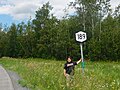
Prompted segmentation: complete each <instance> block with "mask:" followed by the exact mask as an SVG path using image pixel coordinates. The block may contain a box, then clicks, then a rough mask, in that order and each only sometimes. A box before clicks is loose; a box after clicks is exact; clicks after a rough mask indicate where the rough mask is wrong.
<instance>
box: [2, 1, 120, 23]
mask: <svg viewBox="0 0 120 90" xmlns="http://www.w3.org/2000/svg"><path fill="white" fill-rule="evenodd" d="M48 1H49V2H50V4H51V5H52V6H53V7H54V8H53V10H52V13H53V14H54V15H55V16H57V18H61V17H63V16H64V15H65V13H64V12H63V9H64V8H65V7H67V4H68V3H69V2H71V1H74V0H0V23H1V22H2V23H3V24H5V23H7V24H9V23H12V22H15V23H16V22H18V21H24V20H28V19H29V18H30V16H31V17H32V18H34V15H35V11H36V10H37V9H38V8H39V7H41V6H42V5H43V4H44V3H46V2H48ZM118 4H120V0H111V5H112V7H115V6H118ZM73 11H74V10H73V9H71V10H69V13H73Z"/></svg>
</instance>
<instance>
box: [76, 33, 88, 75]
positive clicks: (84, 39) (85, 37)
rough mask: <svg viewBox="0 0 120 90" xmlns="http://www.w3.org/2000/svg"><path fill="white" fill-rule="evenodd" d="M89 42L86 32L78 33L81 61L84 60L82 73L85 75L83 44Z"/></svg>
mask: <svg viewBox="0 0 120 90" xmlns="http://www.w3.org/2000/svg"><path fill="white" fill-rule="evenodd" d="M86 40H87V35H86V33H85V32H82V31H80V32H78V33H76V41H78V42H80V49H81V59H82V71H83V73H84V58H83V48H82V42H84V41H86Z"/></svg>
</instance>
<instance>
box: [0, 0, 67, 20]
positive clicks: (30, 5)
mask: <svg viewBox="0 0 120 90" xmlns="http://www.w3.org/2000/svg"><path fill="white" fill-rule="evenodd" d="M48 1H49V2H50V4H51V5H52V6H53V7H54V8H53V10H52V12H51V13H54V15H55V16H57V17H58V18H61V17H62V16H63V15H64V12H63V9H64V8H65V7H66V6H67V3H68V2H69V0H63V1H61V0H0V14H9V15H11V16H12V17H13V18H14V19H15V20H20V19H23V20H24V19H28V18H29V17H30V16H31V17H32V18H34V17H35V11H36V10H37V9H38V8H39V7H41V6H42V4H43V3H46V2H48Z"/></svg>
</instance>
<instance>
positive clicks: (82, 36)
mask: <svg viewBox="0 0 120 90" xmlns="http://www.w3.org/2000/svg"><path fill="white" fill-rule="evenodd" d="M86 40H87V36H86V33H85V32H82V31H80V32H78V33H76V41H78V42H84V41H86Z"/></svg>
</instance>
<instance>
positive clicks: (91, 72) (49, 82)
mask: <svg viewBox="0 0 120 90" xmlns="http://www.w3.org/2000/svg"><path fill="white" fill-rule="evenodd" d="M64 63H65V61H55V60H43V59H13V58H2V59H0V64H2V65H3V67H5V68H6V69H9V70H12V71H15V72H17V73H18V74H19V75H20V77H21V78H22V80H20V81H19V82H20V84H21V85H22V86H26V87H29V88H31V89H32V90H66V83H65V77H64V76H63V66H64ZM84 70H85V73H84V74H83V73H82V69H81V66H80V65H77V66H76V67H75V75H74V83H75V84H74V87H73V88H72V90H120V62H85V69H84Z"/></svg>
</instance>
